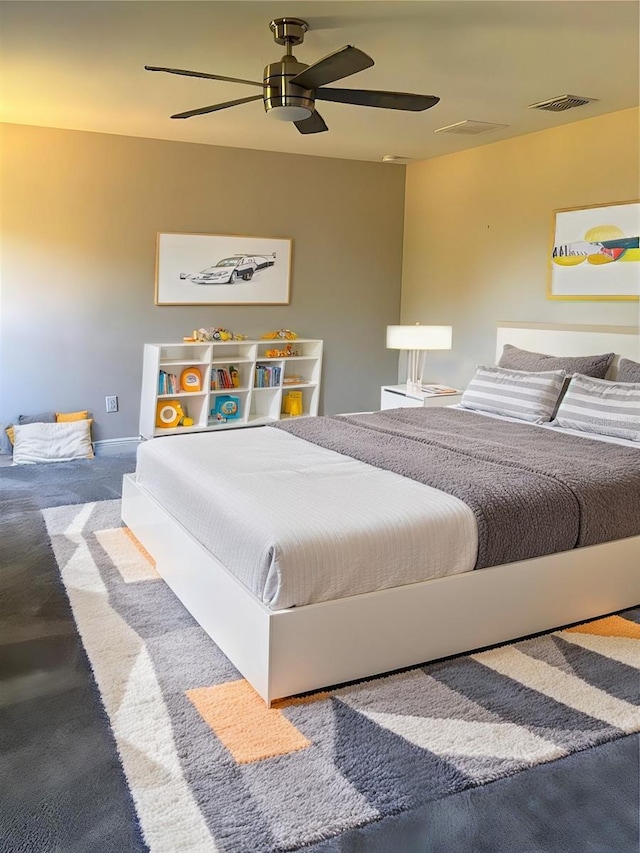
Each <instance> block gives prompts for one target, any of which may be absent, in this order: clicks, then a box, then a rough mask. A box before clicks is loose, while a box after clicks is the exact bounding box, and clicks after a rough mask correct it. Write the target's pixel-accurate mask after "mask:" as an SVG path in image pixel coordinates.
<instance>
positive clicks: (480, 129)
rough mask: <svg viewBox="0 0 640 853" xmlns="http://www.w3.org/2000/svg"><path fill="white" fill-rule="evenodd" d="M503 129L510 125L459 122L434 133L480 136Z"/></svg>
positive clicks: (440, 128)
mask: <svg viewBox="0 0 640 853" xmlns="http://www.w3.org/2000/svg"><path fill="white" fill-rule="evenodd" d="M501 127H509V125H508V124H494V123H492V122H490V121H469V120H467V121H457V122H456V123H455V124H448V125H447V126H446V127H439V128H438V129H437V130H434V131H433V132H434V133H460V134H462V135H463V136H478V135H479V134H481V133H491V131H492V130H499V129H500V128H501Z"/></svg>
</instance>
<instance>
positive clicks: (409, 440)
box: [273, 408, 640, 568]
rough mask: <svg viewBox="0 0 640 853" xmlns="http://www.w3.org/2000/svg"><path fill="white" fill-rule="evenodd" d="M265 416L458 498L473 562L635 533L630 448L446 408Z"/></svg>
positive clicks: (635, 477) (639, 530) (636, 453)
mask: <svg viewBox="0 0 640 853" xmlns="http://www.w3.org/2000/svg"><path fill="white" fill-rule="evenodd" d="M273 426H274V427H275V428H277V429H283V430H286V431H287V432H289V433H292V434H293V435H296V436H298V437H299V438H302V439H305V440H306V441H310V442H313V443H314V444H318V445H320V446H322V447H326V448H329V449H330V450H335V451H337V452H338V453H342V454H344V455H345V456H351V457H353V458H355V459H359V460H361V461H362V462H367V463H368V464H370V465H374V466H376V467H378V468H385V469H387V470H389V471H394V472H395V473H397V474H402V475H403V476H405V477H410V478H412V479H413V480H418V481H419V482H421V483H426V484H427V485H429V486H433V487H434V488H437V489H440V490H441V491H443V492H448V493H449V494H451V495H454V496H455V497H457V498H460V499H461V500H463V501H464V502H465V503H466V504H467V505H468V506H469V507H471V509H472V510H473V512H474V514H475V516H476V520H477V523H478V540H479V541H478V545H479V547H478V559H477V562H476V566H475V568H484V567H485V566H496V565H499V564H501V563H509V562H515V561H517V560H524V559H527V558H529V557H538V556H541V555H543V554H552V553H555V552H557V551H567V550H570V549H571V548H576V547H579V546H583V545H594V544H597V543H600V542H608V541H610V540H612V539H622V538H624V537H627V536H636V535H638V534H640V448H638V449H636V448H632V447H623V446H620V445H616V444H609V443H605V442H600V441H594V440H592V439H589V438H578V437H574V436H571V435H567V434H562V433H556V432H553V431H551V430H546V429H540V428H539V427H536V426H531V425H530V424H524V423H522V424H520V423H512V422H509V421H503V420H498V419H495V418H486V417H481V416H479V415H477V414H475V413H473V412H465V411H462V410H459V409H449V408H430V409H428V408H425V409H391V410H388V411H384V412H373V413H371V414H360V415H348V416H345V415H337V416H334V417H317V418H301V419H300V420H291V421H285V422H279V423H277V424H274V425H273Z"/></svg>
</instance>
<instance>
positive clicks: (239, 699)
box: [186, 679, 311, 764]
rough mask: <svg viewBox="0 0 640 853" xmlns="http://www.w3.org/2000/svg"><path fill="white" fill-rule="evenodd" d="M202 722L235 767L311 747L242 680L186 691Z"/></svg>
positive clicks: (300, 733)
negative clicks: (224, 748) (232, 760)
mask: <svg viewBox="0 0 640 853" xmlns="http://www.w3.org/2000/svg"><path fill="white" fill-rule="evenodd" d="M186 695H187V698H188V699H189V701H190V702H192V703H193V705H194V706H195V708H196V710H197V711H198V713H199V714H200V716H201V717H202V719H203V720H204V721H205V723H206V724H207V725H208V726H209V727H210V728H211V729H212V730H213V731H214V733H215V734H216V735H217V737H218V738H219V739H220V741H221V742H222V743H223V744H224V746H225V747H226V748H227V749H228V750H229V752H230V753H231V755H232V756H233V757H234V759H235V760H236V762H237V763H238V764H251V763H252V762H254V761H263V760H264V759H265V758H274V757H275V756H276V755H288V754H289V753H291V752H296V751H298V750H300V749H306V747H308V746H311V741H310V740H308V739H307V738H306V737H305V736H304V735H303V734H302V732H300V731H298V729H297V728H296V727H295V726H294V725H293V724H292V723H290V722H289V720H288V719H287V718H286V717H285V716H284V714H283V713H282V711H279V710H277V709H276V708H267V706H266V705H265V703H264V700H263V699H261V698H260V696H258V694H257V693H256V692H255V690H254V689H253V688H252V687H251V686H250V685H249V683H248V682H247V681H245V680H244V679H240V680H238V681H229V682H227V683H225V684H217V685H215V686H213V687H196V688H194V689H193V690H187V692H186Z"/></svg>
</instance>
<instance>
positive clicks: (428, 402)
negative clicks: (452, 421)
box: [380, 385, 462, 409]
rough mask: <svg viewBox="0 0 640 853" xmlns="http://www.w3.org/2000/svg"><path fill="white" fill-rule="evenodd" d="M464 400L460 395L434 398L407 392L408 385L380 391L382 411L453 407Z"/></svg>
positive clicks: (383, 388)
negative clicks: (424, 407)
mask: <svg viewBox="0 0 640 853" xmlns="http://www.w3.org/2000/svg"><path fill="white" fill-rule="evenodd" d="M461 399H462V391H460V393H459V394H442V395H441V396H432V395H429V394H423V393H422V392H420V391H418V392H413V391H412V392H411V393H409V392H407V386H406V385H383V386H382V388H381V389H380V408H381V409H407V408H414V407H415V408H422V407H423V406H453V405H455V403H459V402H460V400H461Z"/></svg>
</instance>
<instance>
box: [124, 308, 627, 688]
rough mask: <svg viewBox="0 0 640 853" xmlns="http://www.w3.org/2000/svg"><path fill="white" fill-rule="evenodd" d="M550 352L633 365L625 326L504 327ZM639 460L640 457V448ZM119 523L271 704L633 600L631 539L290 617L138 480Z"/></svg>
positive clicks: (127, 484) (510, 335) (127, 485)
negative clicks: (611, 355)
mask: <svg viewBox="0 0 640 853" xmlns="http://www.w3.org/2000/svg"><path fill="white" fill-rule="evenodd" d="M505 343H511V344H513V345H514V346H519V347H521V348H523V349H529V350H534V351H537V352H546V353H551V354H554V355H588V354H593V353H602V352H612V351H613V352H616V353H618V354H619V355H622V356H624V357H627V358H632V359H634V360H638V359H639V358H640V342H639V338H638V330H637V329H634V328H632V327H603V326H563V327H558V326H551V325H548V324H544V325H543V324H521V323H510V324H509V323H504V324H501V325H500V326H499V328H498V335H497V355H498V357H499V355H500V354H501V352H502V346H503V344H505ZM638 452H640V449H639V451H638ZM122 519H123V521H124V523H125V524H126V525H127V526H128V527H129V528H130V530H131V531H132V532H133V534H134V535H135V536H136V537H137V538H138V539H139V541H140V542H141V543H142V545H143V546H144V547H145V548H146V549H147V550H148V551H149V553H150V554H151V555H152V557H153V558H154V559H155V561H156V568H157V570H158V572H159V574H160V575H161V577H162V578H163V579H164V580H165V581H166V583H167V584H168V585H169V587H171V589H172V590H173V592H174V593H175V594H176V596H177V597H178V598H179V599H180V601H181V602H182V603H183V604H184V606H185V607H186V608H187V609H188V610H189V611H190V613H191V614H192V615H193V616H194V618H195V619H196V621H197V622H198V623H199V624H200V625H201V626H202V627H203V628H204V630H205V631H206V632H207V633H208V634H209V636H210V637H211V638H212V639H213V640H214V641H215V643H216V644H217V645H218V646H219V648H220V649H221V650H222V651H223V652H224V654H225V655H226V656H227V657H228V658H229V659H230V660H231V662H232V663H233V664H234V665H235V666H236V667H237V669H238V670H239V671H240V673H241V674H242V675H243V676H244V677H245V678H246V679H247V681H249V683H250V684H251V685H252V686H253V687H254V688H255V690H256V691H257V693H258V694H259V695H260V696H261V697H262V698H263V699H264V700H265V702H266V703H267V704H268V705H271V703H272V702H273V701H274V700H276V699H280V698H284V697H288V696H292V695H295V694H298V693H303V692H306V691H311V690H318V689H321V688H324V687H329V686H333V685H336V684H340V683H342V682H345V681H352V680H355V679H359V678H364V677H367V676H372V675H378V674H381V673H384V672H389V671H392V670H395V669H401V668H403V667H408V666H413V665H417V664H420V663H423V662H426V661H430V660H435V659H438V658H442V657H446V656H449V655H453V654H459V653H462V652H468V651H471V650H473V649H479V648H482V647H484V646H489V645H493V644H495V643H501V642H505V641H509V640H513V639H516V638H518V637H524V636H527V635H528V634H533V633H536V632H539V631H546V630H549V629H552V628H557V627H560V626H563V625H569V624H571V623H573V622H579V621H581V620H585V619H591V618H593V617H597V616H602V615H606V614H608V613H612V612H614V611H616V610H620V609H623V608H625V607H630V606H633V605H635V604H638V603H640V536H636V537H631V538H628V539H621V540H617V541H614V542H608V543H605V544H603V545H593V546H590V547H585V548H579V549H576V550H572V551H564V552H562V553H559V554H552V555H550V556H546V557H538V558H535V559H531V560H524V561H522V562H519V563H510V564H505V565H501V566H495V567H493V568H485V569H479V570H477V571H470V572H466V573H463V574H458V575H452V576H449V577H444V578H437V579H433V580H428V581H424V582H422V583H416V584H409V585H406V586H400V587H395V588H393V589H387V590H382V591H379V592H372V593H367V594H365V595H356V596H351V597H349V598H344V599H340V600H336V601H328V602H323V603H320V604H311V605H306V606H304V607H297V608H290V609H288V610H278V611H273V610H270V609H269V608H268V607H267V606H266V605H264V604H263V603H262V602H261V601H260V600H259V599H257V598H256V597H255V596H254V595H253V594H252V593H251V592H250V591H249V590H248V589H247V588H246V587H245V586H244V585H243V584H242V583H240V582H239V581H238V580H237V579H236V578H235V576H234V575H233V574H231V572H229V571H228V570H227V569H226V568H225V567H224V566H223V565H222V564H221V563H220V562H219V561H218V560H216V559H215V558H214V557H213V556H212V555H211V553H210V552H208V551H207V550H206V549H205V548H204V547H203V546H202V545H201V544H200V543H199V542H197V541H196V540H195V539H194V538H193V537H192V536H191V535H190V534H189V533H188V532H187V531H186V530H185V529H184V528H183V527H182V526H181V525H180V524H179V523H178V522H177V521H176V520H175V519H174V518H173V517H172V516H171V515H170V514H169V513H168V512H167V511H166V510H165V509H163V507H162V506H161V505H160V504H159V503H158V502H157V501H156V500H155V499H154V498H153V497H151V496H150V495H149V494H148V493H147V492H146V491H145V489H144V488H142V487H141V486H140V485H138V483H137V482H136V477H135V474H130V475H126V476H125V477H124V482H123V495H122Z"/></svg>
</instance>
